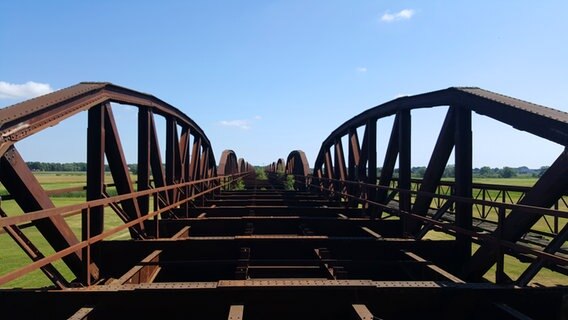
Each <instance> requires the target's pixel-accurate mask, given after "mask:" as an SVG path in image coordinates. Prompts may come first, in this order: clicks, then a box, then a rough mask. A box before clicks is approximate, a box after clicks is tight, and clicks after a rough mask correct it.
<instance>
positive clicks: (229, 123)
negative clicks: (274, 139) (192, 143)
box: [220, 120, 250, 130]
mask: <svg viewBox="0 0 568 320" xmlns="http://www.w3.org/2000/svg"><path fill="white" fill-rule="evenodd" d="M220 124H221V125H222V126H225V127H237V128H239V129H243V130H248V129H250V122H249V121H248V120H223V121H221V122H220Z"/></svg>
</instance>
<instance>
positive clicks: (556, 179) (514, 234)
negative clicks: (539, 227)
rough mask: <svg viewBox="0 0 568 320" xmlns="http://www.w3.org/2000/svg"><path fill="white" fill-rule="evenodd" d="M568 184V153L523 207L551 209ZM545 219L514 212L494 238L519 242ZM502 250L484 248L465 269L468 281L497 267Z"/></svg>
mask: <svg viewBox="0 0 568 320" xmlns="http://www.w3.org/2000/svg"><path fill="white" fill-rule="evenodd" d="M566 181H568V151H567V149H564V151H563V152H562V153H561V154H560V156H558V158H557V159H556V161H554V163H553V164H552V166H550V168H548V170H546V172H545V173H544V174H543V175H542V176H541V177H540V179H538V181H537V182H536V183H535V185H534V186H533V187H532V189H531V191H529V192H527V193H526V194H525V196H524V197H523V198H522V199H521V200H520V201H519V204H522V205H527V206H534V207H542V208H550V207H552V206H553V205H554V203H555V202H556V201H557V200H558V199H559V198H560V197H561V196H562V195H563V194H564V193H565V192H566ZM541 217H542V215H539V214H530V213H526V212H523V211H522V210H520V209H517V210H512V211H511V212H510V213H509V215H507V217H506V218H505V219H504V221H503V228H502V229H500V228H497V229H496V230H495V231H494V232H493V235H495V236H496V237H498V236H500V237H501V239H503V240H507V241H511V242H516V241H517V240H519V239H520V238H521V237H522V236H523V235H524V234H525V233H527V232H528V231H529V230H530V228H531V227H532V226H533V225H534V224H535V223H536V222H537V221H538V220H539V219H540V218H541ZM498 251H499V248H496V247H495V246H493V245H492V244H489V243H487V244H484V245H482V246H481V247H480V248H479V249H478V250H477V251H476V252H475V254H474V255H473V256H472V258H471V260H470V262H469V263H468V264H467V265H466V266H465V268H464V275H465V276H466V277H467V278H468V279H472V280H477V279H480V278H481V277H482V276H483V275H484V274H485V273H486V272H487V271H488V270H489V269H490V268H491V266H492V265H493V264H494V263H495V261H496V259H497V254H498Z"/></svg>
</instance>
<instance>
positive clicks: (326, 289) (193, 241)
mask: <svg viewBox="0 0 568 320" xmlns="http://www.w3.org/2000/svg"><path fill="white" fill-rule="evenodd" d="M245 187H246V189H245V190H242V191H224V192H222V193H220V194H218V195H217V196H216V197H215V198H214V199H211V200H208V201H207V202H206V203H205V204H204V205H203V206H201V207H195V208H191V209H188V210H184V209H178V210H177V212H176V214H177V215H178V217H179V218H177V219H161V220H160V222H159V226H156V224H155V222H154V221H147V222H146V229H147V230H150V231H149V232H154V235H156V234H155V233H156V232H158V233H159V235H160V238H159V239H148V240H127V241H126V240H125V241H104V242H103V243H102V245H101V246H100V248H99V250H100V256H101V257H102V259H101V261H100V262H99V268H100V272H101V273H102V274H105V275H107V278H106V279H105V281H104V282H101V283H99V284H98V285H94V286H91V287H86V288H76V289H65V290H52V291H51V290H44V291H41V292H37V291H16V292H11V294H10V295H2V296H3V303H10V304H11V305H12V306H14V307H16V309H15V310H20V311H19V312H20V315H19V316H20V317H22V318H35V317H37V316H39V315H40V314H41V315H43V316H48V317H50V318H66V317H70V316H72V317H74V319H85V318H87V317H88V319H107V318H115V317H117V316H119V315H120V316H127V317H128V318H150V317H159V318H168V319H177V318H185V319H187V318H190V319H266V318H271V319H371V317H372V316H375V317H377V318H379V319H394V318H396V319H400V318H418V317H421V318H424V317H425V318H438V319H455V318H467V317H468V316H470V317H471V318H478V317H498V318H514V316H513V315H515V314H517V315H518V312H519V310H521V312H522V314H523V315H528V316H530V317H533V318H535V319H547V318H551V317H553V316H554V313H555V312H556V309H557V307H558V305H559V301H560V299H561V297H562V294H563V293H565V292H563V291H562V290H561V289H555V288H546V289H544V288H524V289H523V291H522V294H521V292H520V291H519V290H518V288H515V287H510V286H509V287H507V286H496V285H492V284H482V283H466V282H464V281H463V280H462V279H460V278H458V277H457V276H456V275H455V274H457V272H456V271H458V270H459V267H460V266H458V265H456V264H455V261H454V260H453V251H454V250H453V249H454V246H455V243H454V241H418V240H412V239H407V238H403V237H402V234H401V230H402V227H401V222H400V220H395V219H393V220H388V219H387V220H376V219H370V218H369V217H368V216H367V215H366V214H365V212H364V210H363V209H353V208H350V209H345V208H343V207H341V203H338V202H335V203H334V202H330V201H329V200H326V199H324V198H322V197H321V196H320V195H318V194H314V193H309V192H301V191H285V190H284V187H283V185H282V184H281V182H279V181H278V180H274V179H271V180H256V179H249V180H247V181H246V185H245ZM152 230H153V231H152ZM0 295H1V293H0ZM63 298H64V299H65V301H66V303H65V304H64V305H61V304H58V303H57V301H61V300H60V299H63ZM24 304H26V305H29V304H33V305H34V306H38V308H37V309H35V308H34V309H30V308H25V306H24ZM531 306H532V307H531ZM534 306H539V307H538V309H537V308H536V307H534ZM18 307H21V308H18ZM543 308H544V309H543ZM40 310H41V311H40Z"/></svg>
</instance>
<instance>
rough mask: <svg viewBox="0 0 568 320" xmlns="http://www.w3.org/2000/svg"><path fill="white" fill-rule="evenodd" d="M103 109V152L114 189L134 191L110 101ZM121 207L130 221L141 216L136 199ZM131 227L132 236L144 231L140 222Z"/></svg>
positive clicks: (126, 192)
mask: <svg viewBox="0 0 568 320" xmlns="http://www.w3.org/2000/svg"><path fill="white" fill-rule="evenodd" d="M103 109H104V126H105V142H104V146H105V154H106V157H107V160H108V166H109V168H110V171H111V173H112V177H113V181H114V185H115V187H116V191H117V193H118V194H129V193H134V189H133V187H132V180H131V178H130V170H129V169H128V166H127V164H126V158H125V156H124V151H123V149H122V143H121V142H120V137H119V135H118V129H117V127H116V122H115V121H114V116H113V114H112V109H111V106H110V103H109V104H107V105H105V107H104V108H103ZM122 208H123V209H124V211H125V212H126V213H127V214H128V218H129V220H130V221H132V220H135V219H137V218H140V217H141V216H142V215H141V214H140V208H139V207H138V201H137V200H136V199H132V200H126V201H123V202H122ZM133 229H136V231H135V230H131V231H130V234H131V236H132V237H140V236H143V235H144V233H145V231H144V224H142V223H140V224H138V225H136V226H135V227H133Z"/></svg>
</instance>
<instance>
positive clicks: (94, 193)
mask: <svg viewBox="0 0 568 320" xmlns="http://www.w3.org/2000/svg"><path fill="white" fill-rule="evenodd" d="M104 118H105V116H104V105H102V104H101V105H98V106H96V107H94V108H91V109H89V111H88V120H87V122H88V124H87V201H91V200H97V199H101V198H103V193H104V180H105V127H104ZM81 227H82V240H83V241H85V240H87V239H89V238H91V237H93V236H96V235H98V234H101V233H102V232H103V228H104V208H103V207H102V206H98V207H93V208H90V209H85V210H83V213H82V215H81ZM95 246H96V245H95ZM82 256H83V261H82V262H83V279H82V282H83V283H85V284H89V283H90V282H91V277H90V276H89V269H90V267H89V266H90V264H91V261H97V260H98V259H99V257H98V256H97V250H90V248H89V247H86V248H84V249H83V254H82Z"/></svg>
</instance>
